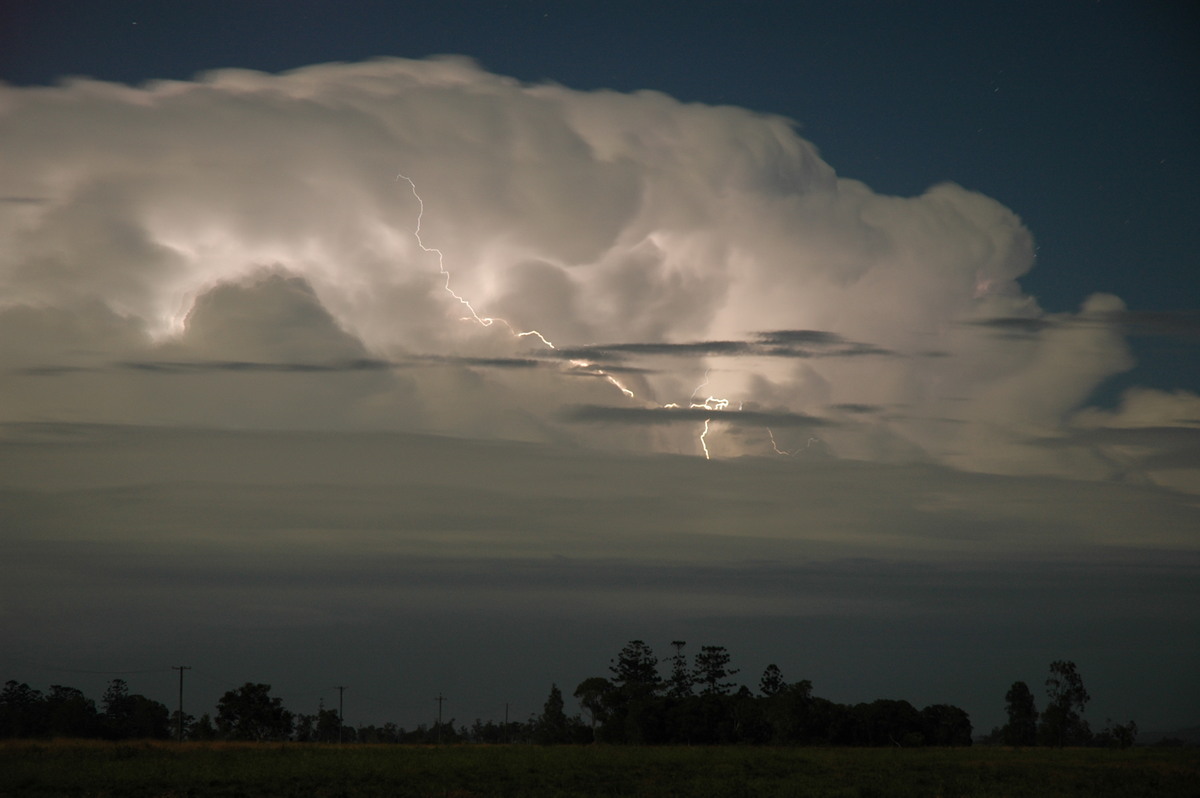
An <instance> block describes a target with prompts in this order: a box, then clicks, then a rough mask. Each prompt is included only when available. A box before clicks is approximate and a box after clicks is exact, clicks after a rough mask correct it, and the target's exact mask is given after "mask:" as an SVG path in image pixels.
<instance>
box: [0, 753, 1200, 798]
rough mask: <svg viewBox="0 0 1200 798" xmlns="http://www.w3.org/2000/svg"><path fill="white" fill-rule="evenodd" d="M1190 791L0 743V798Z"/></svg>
mask: <svg viewBox="0 0 1200 798" xmlns="http://www.w3.org/2000/svg"><path fill="white" fill-rule="evenodd" d="M67 795H70V796H95V797H96V798H100V796H106V797H107V796H111V797H112V798H117V797H118V796H120V797H121V798H124V797H125V796H133V797H136V796H163V797H166V796H176V797H178V798H183V797H184V796H421V797H422V798H424V797H425V796H456V797H457V798H468V797H474V796H480V797H482V796H714V798H715V797H716V796H720V797H721V798H736V797H737V796H789V797H793V796H947V797H949V796H1146V798H1151V797H1153V798H1158V797H1159V796H1200V750H1197V749H1195V748H1190V749H1179V748H1174V749H1166V748H1134V749H1130V750H1126V751H1115V750H1101V749H1066V750H1051V749H1025V750H1020V751H1014V750H1009V749H1002V748H953V749H936V748H934V749H930V748H914V749H864V748H734V747H721V748H640V747H617V746H589V747H572V746H558V747H538V746H526V745H522V746H447V747H436V746H429V747H415V746H412V747H410V746H358V745H354V746H345V747H339V746H336V745H313V744H277V743H276V744H265V743H264V744H232V743H211V744H201V743H186V744H183V745H178V744H173V743H152V742H134V743H129V742H125V743H102V742H90V741H52V742H7V743H3V744H0V796H5V798H8V797H9V796H67Z"/></svg>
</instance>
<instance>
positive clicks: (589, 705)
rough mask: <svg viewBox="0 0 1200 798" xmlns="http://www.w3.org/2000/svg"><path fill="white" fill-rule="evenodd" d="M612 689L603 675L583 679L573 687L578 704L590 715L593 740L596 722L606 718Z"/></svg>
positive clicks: (611, 684)
mask: <svg viewBox="0 0 1200 798" xmlns="http://www.w3.org/2000/svg"><path fill="white" fill-rule="evenodd" d="M614 689H615V688H614V687H613V683H612V682H610V681H609V680H608V679H605V678H604V677H603V676H592V677H590V678H588V679H584V680H583V681H582V682H580V683H579V686H578V687H576V688H575V698H577V699H578V700H579V706H581V707H583V708H584V710H586V711H587V713H588V715H590V716H591V719H592V724H591V726H592V739H593V740H595V739H596V724H597V723H604V722H605V721H607V720H608V714H609V708H610V696H611V694H612V692H613V690H614Z"/></svg>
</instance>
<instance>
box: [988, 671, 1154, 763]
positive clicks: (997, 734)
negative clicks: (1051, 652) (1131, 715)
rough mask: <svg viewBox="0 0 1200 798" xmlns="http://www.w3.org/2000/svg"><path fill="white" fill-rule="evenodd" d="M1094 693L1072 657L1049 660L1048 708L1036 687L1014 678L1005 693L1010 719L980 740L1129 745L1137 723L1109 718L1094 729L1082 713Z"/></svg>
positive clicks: (1013, 743)
mask: <svg viewBox="0 0 1200 798" xmlns="http://www.w3.org/2000/svg"><path fill="white" fill-rule="evenodd" d="M1091 698H1092V697H1091V695H1090V694H1089V693H1088V691H1087V688H1085V687H1084V686H1083V677H1082V676H1080V675H1079V669H1078V668H1077V667H1076V666H1075V663H1074V662H1071V661H1070V660H1056V661H1054V662H1052V663H1050V675H1049V676H1048V677H1047V678H1046V708H1045V709H1043V710H1042V711H1041V712H1040V713H1039V712H1038V710H1037V701H1036V699H1035V698H1034V696H1033V691H1031V690H1030V689H1029V685H1027V684H1026V683H1025V682H1013V685H1012V687H1010V688H1009V689H1008V693H1006V694H1005V696H1004V700H1005V710H1006V712H1007V713H1008V723H1006V724H1004V725H1003V726H1000V727H998V728H995V729H992V731H991V733H990V734H988V735H986V736H985V737H984V738H983V739H982V740H981V742H983V743H984V744H991V745H1011V746H1014V747H1018V748H1019V747H1025V746H1034V745H1050V746H1057V747H1059V748H1062V747H1063V746H1067V745H1092V746H1104V747H1109V748H1128V747H1129V746H1131V745H1133V744H1134V742H1135V741H1136V740H1137V724H1136V723H1134V722H1133V721H1132V720H1131V721H1129V722H1128V723H1113V722H1112V720H1109V721H1108V724H1107V725H1106V726H1105V728H1104V729H1103V730H1101V731H1099V732H1092V729H1091V726H1090V725H1089V724H1088V722H1087V720H1086V719H1084V717H1083V713H1084V710H1085V708H1086V707H1087V703H1088V701H1090V700H1091Z"/></svg>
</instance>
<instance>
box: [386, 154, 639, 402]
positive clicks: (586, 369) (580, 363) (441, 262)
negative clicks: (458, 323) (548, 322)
mask: <svg viewBox="0 0 1200 798" xmlns="http://www.w3.org/2000/svg"><path fill="white" fill-rule="evenodd" d="M401 180H403V181H405V182H406V183H408V186H409V188H410V189H411V190H412V195H413V197H415V198H416V200H417V223H416V225H415V226H414V228H413V238H415V239H416V241H417V246H419V247H420V248H421V250H422V251H424V252H427V253H433V254H435V255H437V264H438V274H440V275H442V277H443V278H444V282H443V283H442V288H443V289H445V291H446V293H447V294H449V295H450V296H452V297H454V299H455V300H456V301H457V302H458V303H459V304H460V305H462V306H463V307H464V308H466V309H467V312H468V313H469V314H470V315H468V316H463V317H462V319H463V321H475V322H476V323H477V324H479V325H480V326H481V327H491V326H492V325H494V324H501V325H503V326H504V327H505V328H506V329H507V330H508V331H509V332H510V333H511V334H512V335H513V337H515V338H528V337H533V338H537V339H538V340H539V341H541V342H542V345H543V346H545V347H546V348H547V349H558V347H556V346H555V345H554V342H553V341H551V340H550V339H549V338H547V337H546V336H545V335H543V334H542V333H540V332H539V331H537V330H518V329H517V328H516V327H513V326H512V325H511V324H509V323H508V321H506V320H505V319H501V318H497V317H495V316H481V315H479V313H478V312H477V311H476V310H475V307H474V306H473V305H472V304H471V302H470V301H469V300H468V299H467V298H466V297H464V296H462V295H460V294H459V293H457V292H456V291H455V290H454V289H453V288H451V287H450V272H449V270H448V269H447V268H446V256H445V255H444V254H443V253H442V251H441V250H440V249H438V248H437V247H429V246H426V245H425V242H424V240H422V238H421V222H422V221H423V220H424V218H425V200H423V199H421V195H420V194H419V193H417V184H416V183H414V182H413V179H412V178H411V177H409V176H408V175H406V174H404V173H403V172H401V173H398V174H397V175H396V182H397V183H398V182H400V181H401ZM570 367H571V369H573V370H574V371H577V372H581V373H583V374H587V375H590V376H593V377H599V378H601V379H603V380H605V381H606V382H608V383H610V384H612V385H613V386H614V387H616V388H617V389H618V390H619V391H620V392H621V393H623V394H625V396H627V397H629V398H630V399H632V398H634V394H633V391H631V390H629V388H627V387H626V386H625V385H623V384H621V381H620V380H618V379H617V378H616V377H614V376H613V375H611V374H609V373H608V372H607V371H605V370H604V369H602V368H599V367H597V366H594V365H593V364H592V363H591V362H590V361H587V360H571V361H570Z"/></svg>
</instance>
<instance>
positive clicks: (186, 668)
mask: <svg viewBox="0 0 1200 798" xmlns="http://www.w3.org/2000/svg"><path fill="white" fill-rule="evenodd" d="M191 669H192V666H191V665H172V666H171V670H173V671H179V742H183V672H184V671H190V670H191Z"/></svg>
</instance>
